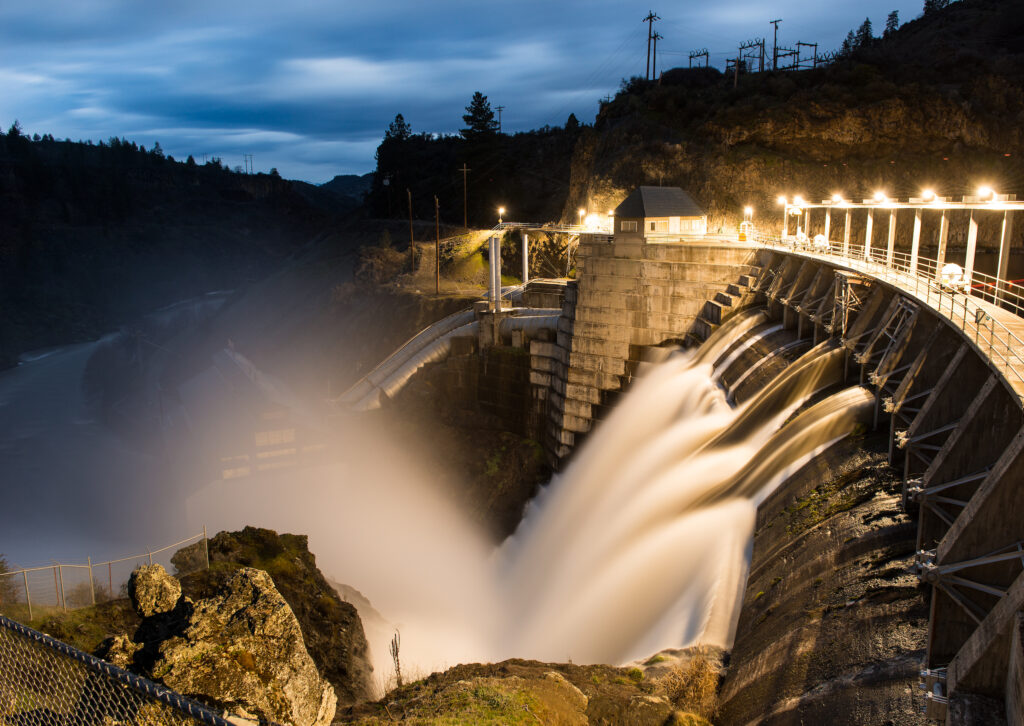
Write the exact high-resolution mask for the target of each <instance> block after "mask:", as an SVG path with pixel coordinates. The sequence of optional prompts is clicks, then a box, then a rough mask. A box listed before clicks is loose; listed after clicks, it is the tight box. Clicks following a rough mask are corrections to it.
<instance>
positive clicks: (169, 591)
mask: <svg viewBox="0 0 1024 726" xmlns="http://www.w3.org/2000/svg"><path fill="white" fill-rule="evenodd" d="M128 594H129V597H130V599H131V601H132V603H133V604H134V605H135V607H136V609H137V611H138V613H139V615H140V616H142V618H143V619H142V623H141V625H140V626H139V628H138V630H137V631H136V632H135V635H134V637H133V638H129V637H128V636H127V635H120V636H117V637H115V638H110V639H108V640H107V641H105V643H104V644H103V645H102V646H101V647H100V650H99V651H98V652H97V654H98V655H99V656H100V657H101V658H104V659H106V660H108V661H109V662H111V663H114V664H115V665H118V666H120V667H122V668H127V669H130V670H133V671H135V672H137V673H141V674H142V675H144V676H146V677H148V678H150V679H152V680H155V681H158V682H160V683H163V684H164V685H165V686H167V687H168V688H171V689H173V690H175V691H177V692H178V693H181V694H182V695H185V696H188V697H190V698H194V699H195V700H197V701H200V702H202V703H204V704H206V705H208V706H210V707H211V708H214V709H218V710H223V711H227V712H230V713H231V714H233V715H237V716H240V717H242V718H243V719H248V720H252V721H259V722H265V721H271V722H277V723H282V724H291V725H292V726H327V725H328V724H330V723H331V720H332V719H333V718H334V712H335V707H336V705H337V697H336V696H335V692H334V688H333V687H332V686H331V684H330V683H329V682H328V681H327V680H325V679H324V678H322V677H321V675H320V672H319V671H318V670H317V666H316V664H315V663H314V662H313V659H312V658H311V657H310V655H309V652H308V651H307V650H306V645H305V642H304V640H303V637H302V629H301V628H300V626H299V622H298V620H297V619H296V617H295V614H294V613H293V612H292V609H291V607H289V605H288V603H287V602H286V601H285V599H284V598H283V597H282V596H281V594H280V593H279V592H278V591H277V588H276V587H275V586H274V581H273V580H272V579H271V577H270V575H268V574H267V573H266V572H264V571H262V570H257V569H254V568H251V567H243V568H241V569H239V570H237V571H235V572H234V574H233V575H232V576H231V578H230V579H229V580H228V581H227V582H226V583H224V584H223V586H222V587H220V588H219V590H218V591H217V592H216V593H215V594H213V596H211V597H208V598H204V599H199V600H197V601H195V602H193V601H192V600H191V599H190V598H188V597H182V596H181V588H180V587H178V586H177V580H175V579H174V578H173V577H171V576H170V575H168V574H167V572H166V571H164V569H163V567H161V566H160V565H153V566H147V567H144V568H139V570H136V572H135V573H133V574H132V577H131V579H130V580H129V583H128Z"/></svg>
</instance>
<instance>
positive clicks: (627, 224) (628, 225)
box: [620, 219, 636, 232]
mask: <svg viewBox="0 0 1024 726" xmlns="http://www.w3.org/2000/svg"><path fill="white" fill-rule="evenodd" d="M620 231H622V232H636V220H635V219H624V220H622V227H620Z"/></svg>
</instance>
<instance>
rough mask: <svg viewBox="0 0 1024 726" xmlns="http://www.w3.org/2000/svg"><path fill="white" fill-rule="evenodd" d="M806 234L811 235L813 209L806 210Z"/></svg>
mask: <svg viewBox="0 0 1024 726" xmlns="http://www.w3.org/2000/svg"><path fill="white" fill-rule="evenodd" d="M804 234H806V235H807V236H808V237H810V236H811V210H810V209H808V210H806V211H804Z"/></svg>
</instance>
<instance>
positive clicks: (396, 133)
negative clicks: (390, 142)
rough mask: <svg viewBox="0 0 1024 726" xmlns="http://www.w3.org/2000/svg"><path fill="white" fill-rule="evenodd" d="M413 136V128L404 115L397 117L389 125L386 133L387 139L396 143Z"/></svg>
mask: <svg viewBox="0 0 1024 726" xmlns="http://www.w3.org/2000/svg"><path fill="white" fill-rule="evenodd" d="M410 136H412V127H410V126H409V124H407V123H406V122H405V117H403V116H402V114H398V115H396V116H395V120H394V121H392V122H391V123H390V124H389V125H388V130H387V131H385V132H384V138H385V139H394V140H395V141H405V140H406V139H408V138H409V137H410Z"/></svg>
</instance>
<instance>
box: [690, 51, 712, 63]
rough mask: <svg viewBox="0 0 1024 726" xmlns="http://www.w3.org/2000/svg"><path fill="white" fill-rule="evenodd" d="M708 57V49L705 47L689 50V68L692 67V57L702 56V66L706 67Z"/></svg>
mask: <svg viewBox="0 0 1024 726" xmlns="http://www.w3.org/2000/svg"><path fill="white" fill-rule="evenodd" d="M708 57H709V54H708V49H707V48H701V49H700V50H691V51H690V68H693V59H694V58H703V59H704V67H705V68H707V67H708Z"/></svg>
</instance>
